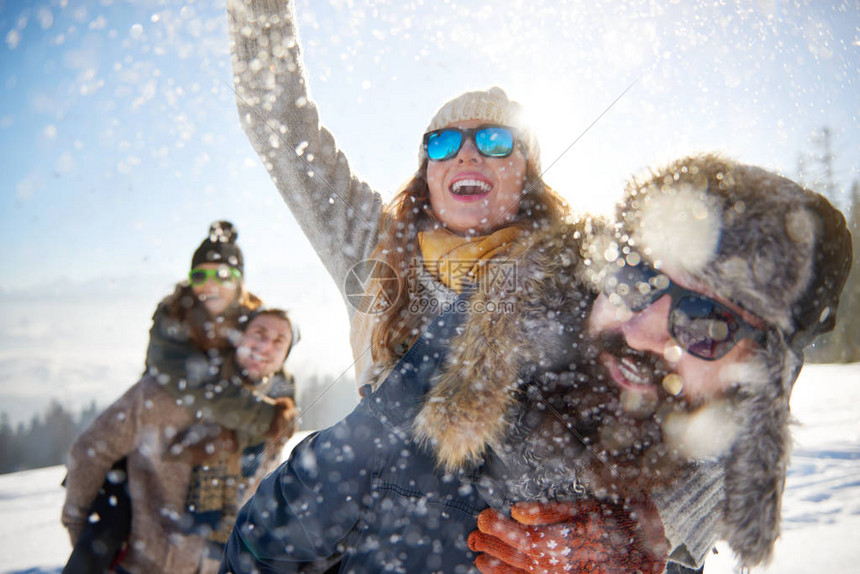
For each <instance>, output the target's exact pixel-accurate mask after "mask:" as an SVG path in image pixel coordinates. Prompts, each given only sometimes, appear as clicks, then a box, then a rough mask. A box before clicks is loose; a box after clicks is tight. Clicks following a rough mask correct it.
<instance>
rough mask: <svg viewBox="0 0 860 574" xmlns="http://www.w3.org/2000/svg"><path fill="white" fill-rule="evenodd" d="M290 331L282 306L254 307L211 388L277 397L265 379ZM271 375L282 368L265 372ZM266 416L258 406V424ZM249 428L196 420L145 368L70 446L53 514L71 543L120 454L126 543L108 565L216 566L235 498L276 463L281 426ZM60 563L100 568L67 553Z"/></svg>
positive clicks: (176, 570)
mask: <svg viewBox="0 0 860 574" xmlns="http://www.w3.org/2000/svg"><path fill="white" fill-rule="evenodd" d="M292 338H293V330H292V324H291V321H290V320H289V317H288V316H287V315H286V313H285V312H283V311H281V310H278V309H266V308H261V309H258V310H257V311H255V312H254V314H253V315H252V316H251V318H250V319H249V321H248V324H247V326H246V328H245V330H244V332H243V333H242V338H241V339H240V341H239V343H238V346H237V348H236V350H235V353H231V355H230V357H229V358H227V359H226V360H225V365H224V367H223V369H222V372H221V378H220V380H219V381H218V382H217V384H215V385H214V387H220V388H230V387H233V386H238V387H241V391H240V392H241V393H242V394H245V395H252V394H254V395H259V396H266V397H273V398H277V397H279V390H280V392H283V391H284V390H286V389H283V388H280V389H278V388H276V385H275V381H278V380H283V378H284V377H283V375H284V370H283V369H284V361H285V360H286V358H287V355H288V353H289V350H290V348H291V346H292ZM228 365H229V367H230V368H228ZM277 374H281V375H282V376H281V377H276V376H274V375H277ZM214 392H217V391H214ZM288 402H289V404H290V405H292V404H293V403H292V401H291V400H288ZM296 416H297V411H296V410H295V407H294V406H293V408H291V409H288V410H286V411H285V413H284V415H283V419H284V420H283V421H282V423H281V424H280V425H279V426H280V427H281V428H284V429H287V431H290V430H291V429H292V426H293V424H294V422H295V419H296ZM269 424H270V420H269V417H268V415H267V416H266V417H265V418H264V420H263V421H262V422H261V425H262V428H267V427H268V426H269ZM253 427H254V425H246V426H243V427H240V428H239V429H237V430H236V431H235V432H232V431H231V432H222V427H218V426H217V425H215V427H214V428H211V427H209V426H207V425H201V424H199V420H196V418H195V415H194V413H193V412H192V411H191V410H189V409H188V408H187V407H186V406H185V404H184V403H183V402H181V401H179V402H178V401H176V400H175V399H174V398H173V396H172V395H171V394H170V393H169V392H168V391H167V390H166V389H165V383H163V382H161V381H160V380H159V378H158V377H156V376H154V375H151V374H147V375H145V376H144V377H143V378H142V379H141V380H140V381H138V382H137V383H136V384H135V385H133V386H132V387H131V388H130V389H129V390H128V391H126V393H125V394H123V395H122V396H121V397H120V398H119V399H117V400H116V401H115V402H114V403H113V404H112V405H111V406H109V407H108V408H107V409H106V410H105V411H104V412H102V413H101V414H100V415H99V416H98V417H97V418H96V419H95V420H94V421H93V422H92V423H91V424H90V426H89V427H88V428H87V429H86V430H85V431H83V433H81V435H80V436H79V437H78V438H77V439H76V440H75V442H74V444H73V445H72V447H71V450H70V452H69V457H68V475H67V478H66V501H65V504H64V506H63V512H62V521H63V525H64V526H65V527H66V528H67V529H68V530H69V535H70V537H71V539H72V543H73V544H76V543H79V539H80V537H81V534H82V532H83V531H84V529H85V527H86V526H87V524H88V523H89V522H91V521H92V520H93V519H94V518H95V519H96V520H97V519H98V518H99V517H97V516H96V517H94V516H91V515H90V510H89V509H90V505H91V504H92V502H93V500H94V499H95V498H96V496H97V493H98V489H99V486H100V485H101V484H102V482H103V481H105V479H106V477H107V478H108V479H109V480H111V479H113V480H118V479H122V480H124V477H113V478H112V474H115V471H112V470H111V465H112V464H113V462H114V461H115V460H118V459H120V458H124V457H125V458H126V459H127V461H128V462H127V469H128V470H127V473H128V485H129V494H130V498H131V532H130V535H129V539H128V545H127V547H126V549H125V550H124V551H123V552H121V553H120V555H119V556H118V557H117V558H116V559H115V564H114V565H112V567H113V566H116V567H117V569H118V570H119V569H121V571H123V572H129V573H146V574H149V573H152V572H164V573H168V572H169V573H171V574H182V573H188V574H192V573H195V574H197V573H203V572H214V571H216V570H217V567H218V559H219V557H220V554H221V551H222V544H223V541H224V538H225V536H226V534H227V533H229V531H230V528H231V527H232V524H233V520H234V519H235V513H236V511H237V510H238V506H239V504H240V503H241V501H242V499H243V498H245V497H247V496H248V495H249V494H250V493H251V492H252V491H253V489H254V487H255V485H256V483H257V481H259V479H260V478H261V477H262V476H263V475H264V474H265V473H266V472H268V471H270V470H271V469H272V468H273V467H274V466H275V465H276V464H277V462H278V460H279V455H280V451H281V447H282V446H283V444H284V442H285V441H286V439H287V438H289V436H290V434H291V432H284V433H280V434H278V435H273V436H260V435H259V434H256V433H254V432H249V429H250V428H253ZM97 544H98V542H97V541H96V542H95V543H94V546H93V548H92V549H90V550H89V552H86V551H82V552H77V553H76V554H73V556H77V557H78V558H77V560H84V559H86V557H87V556H88V555H91V554H93V553H95V554H98V553H99V551H100V550H101V552H102V553H103V552H104V550H105V548H104V547H103V546H102V547H101V548H100V547H98V546H97ZM76 549H77V546H76ZM84 550H86V549H84ZM108 558H110V557H108ZM66 571H68V572H84V571H85V572H93V571H103V570H102V569H101V568H98V569H94V568H93V566H92V565H91V564H90V563H86V564H83V563H81V562H80V561H77V562H74V563H73V562H72V561H70V563H69V565H68V566H67V570H66ZM111 571H113V570H111Z"/></svg>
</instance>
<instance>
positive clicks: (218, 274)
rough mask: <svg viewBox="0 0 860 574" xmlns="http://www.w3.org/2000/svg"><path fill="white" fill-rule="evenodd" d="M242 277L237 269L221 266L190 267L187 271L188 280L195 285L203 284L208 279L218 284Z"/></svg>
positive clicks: (231, 281)
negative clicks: (214, 267) (208, 267)
mask: <svg viewBox="0 0 860 574" xmlns="http://www.w3.org/2000/svg"><path fill="white" fill-rule="evenodd" d="M241 277H242V273H241V272H240V271H239V270H238V269H234V268H232V267H227V266H222V267H219V268H217V269H192V270H191V271H189V272H188V280H189V281H190V282H191V284H192V285H194V286H195V287H199V286H200V285H205V284H206V282H207V281H209V280H210V279H214V280H215V281H216V282H217V283H218V284H219V285H223V284H225V283H233V282H234V281H238V280H239V279H240V278H241Z"/></svg>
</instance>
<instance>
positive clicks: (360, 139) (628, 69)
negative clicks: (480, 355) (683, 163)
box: [0, 0, 860, 383]
mask: <svg viewBox="0 0 860 574" xmlns="http://www.w3.org/2000/svg"><path fill="white" fill-rule="evenodd" d="M297 13H298V18H299V21H300V34H301V40H302V45H303V46H304V54H305V60H306V63H307V68H308V70H309V72H310V78H309V82H310V88H311V93H312V96H313V97H314V99H315V100H316V101H317V103H318V105H319V109H320V111H321V115H322V119H323V122H324V123H325V124H326V125H327V126H328V127H329V128H330V129H331V131H332V132H333V133H334V134H335V136H336V138H337V140H338V143H339V144H340V145H341V147H342V148H343V149H344V150H345V151H346V153H347V156H348V157H349V158H350V162H351V165H352V166H353V168H354V169H355V171H356V172H357V173H358V174H359V175H360V176H361V177H362V178H364V179H365V180H367V181H369V182H370V183H371V184H372V185H373V186H374V187H375V188H376V189H378V190H380V191H382V192H383V193H384V194H387V195H389V196H390V195H391V194H392V193H393V191H394V190H395V189H396V188H397V187H398V186H399V185H400V184H401V183H403V182H404V181H405V180H406V179H408V177H409V176H410V175H411V173H412V171H413V170H414V168H415V166H416V156H417V149H418V144H419V142H420V136H421V133H422V131H423V129H424V127H425V126H426V124H427V122H428V120H429V118H430V117H431V116H432V114H433V113H434V111H435V110H436V109H437V108H438V107H439V105H441V104H442V103H443V102H444V101H446V100H447V99H449V98H450V97H453V96H455V95H457V94H459V93H461V92H463V91H465V90H468V89H475V88H482V89H483V88H486V87H489V86H491V85H500V86H502V87H503V88H505V89H506V90H507V91H508V93H509V95H510V96H512V97H513V98H515V99H518V100H520V101H521V102H522V103H523V104H524V105H525V106H526V108H527V109H528V110H529V112H530V117H531V119H532V121H533V123H534V125H535V128H536V130H537V132H538V134H539V136H540V138H541V142H542V156H543V164H544V167H549V169H548V171H547V174H546V178H547V179H548V181H549V182H550V183H551V184H552V185H554V186H555V187H556V188H558V189H559V190H560V191H561V192H562V193H563V194H564V195H566V196H567V197H568V198H569V199H570V201H571V202H572V204H573V205H574V206H575V207H578V208H581V209H583V210H593V211H608V210H609V209H610V207H611V205H612V203H613V201H614V200H615V199H616V198H617V197H618V194H619V193H620V191H621V189H622V185H623V181H624V179H625V178H626V177H627V176H628V175H630V174H631V173H633V172H637V171H640V170H642V169H643V168H645V167H647V166H649V165H654V164H662V163H665V162H667V161H669V160H671V159H674V158H676V157H679V156H681V155H684V154H687V153H693V152H698V151H722V152H724V153H726V154H728V155H730V156H732V157H735V158H737V159H740V160H742V161H745V162H748V163H755V164H760V165H763V166H765V167H767V168H770V169H774V170H776V171H779V172H781V173H784V174H786V175H788V176H792V177H793V176H795V175H796V165H797V158H798V156H799V154H801V153H802V152H806V151H809V150H810V149H811V145H812V144H811V141H812V138H813V137H814V135H813V134H814V133H815V132H816V131H817V130H820V128H822V127H823V126H829V127H830V128H831V130H832V131H833V143H834V152H835V153H836V155H837V163H836V168H837V169H836V177H837V183H838V184H839V185H840V187H841V188H842V189H843V190H847V189H848V188H849V187H850V184H851V182H852V181H854V180H857V179H860V116H858V114H860V106H858V101H860V98H858V95H857V94H860V85H858V84H860V2H858V1H856V0H854V1H842V2H811V1H810V2H782V1H775V0H769V1H768V0H761V1H757V2H740V1H724V2H717V1H701V2H680V1H678V0H662V1H656V0H655V1H645V0H643V1H639V2H593V1H586V0H581V1H564V2H562V1H558V0H529V1H524V0H510V1H509V2H505V3H502V4H499V3H490V2H473V1H461V2H454V1H447V2H422V1H418V0H415V1H406V2H404V1H395V0H390V1H382V0H380V1H369V0H352V1H348V2H347V1H346V0H326V1H322V0H320V1H316V2H311V1H310V0H299V1H298V3H297ZM0 39H2V44H0V94H2V105H0V145H2V148H0V149H2V151H3V153H2V154H0V173H2V174H3V178H2V180H0V256H2V260H3V262H4V267H5V273H3V274H0V296H3V297H6V300H5V303H6V304H8V305H12V303H10V301H12V300H13V299H14V300H15V301H19V300H20V301H28V300H27V296H36V295H38V296H40V297H46V298H50V299H52V301H53V302H54V303H57V302H59V303H60V308H62V304H63V303H64V302H65V303H67V304H68V305H69V306H72V305H75V304H76V301H77V299H75V297H78V298H80V297H83V296H87V295H89V296H90V297H91V298H99V299H101V300H105V298H109V299H111V300H112V301H113V302H118V301H121V300H123V299H124V298H128V297H130V296H131V295H132V294H133V295H135V296H136V297H138V298H139V300H140V301H146V303H139V302H137V301H138V299H136V300H135V301H136V302H135V303H134V305H137V306H138V307H139V312H138V314H137V315H136V317H138V318H137V319H135V320H132V321H131V322H130V324H129V326H128V328H129V329H138V330H144V331H145V330H146V329H147V328H148V320H149V315H150V314H151V312H152V309H153V308H154V306H155V303H156V302H157V300H158V299H160V298H161V297H162V296H163V295H164V294H166V292H168V291H169V289H170V286H171V284H172V283H173V282H174V281H176V280H178V279H180V278H181V277H182V276H183V274H184V273H186V272H187V268H188V264H189V261H190V256H191V253H192V251H193V249H194V248H195V247H196V246H197V244H198V243H199V241H200V240H201V239H202V237H203V234H204V233H205V231H206V229H207V228H208V225H209V222H210V221H212V220H215V219H222V218H227V219H231V220H233V221H234V223H236V225H237V227H238V229H239V232H240V239H239V242H240V245H241V246H242V248H243V249H244V251H245V258H246V261H247V263H246V267H247V272H248V273H247V276H248V283H249V285H250V286H251V288H252V289H254V290H256V291H258V292H259V293H260V294H261V295H263V297H264V298H266V299H267V300H269V301H270V302H273V303H275V304H279V305H282V306H286V307H290V308H292V309H294V310H295V311H296V313H298V314H299V316H301V318H302V321H303V322H304V324H305V325H306V326H307V327H306V328H305V333H306V335H307V336H306V338H305V342H304V343H303V345H304V346H305V349H306V350H305V351H304V355H303V356H302V357H299V358H297V359H296V360H298V361H300V364H302V365H304V367H303V368H306V369H309V370H314V369H317V368H318V369H320V370H322V371H327V372H334V373H335V374H339V373H340V372H342V371H343V370H344V369H346V368H348V365H349V363H350V362H351V361H350V360H349V357H348V348H347V346H346V335H345V333H346V314H345V313H344V312H343V311H342V304H341V303H340V300H339V298H338V295H337V290H336V289H335V286H334V285H331V284H330V283H331V281H329V280H328V277H327V275H326V274H325V272H324V271H323V270H322V268H321V266H320V264H319V263H318V261H317V259H316V256H315V254H314V253H313V252H312V251H311V250H310V248H309V246H308V244H307V242H306V241H305V240H304V238H303V236H302V235H301V232H300V231H299V230H298V229H297V227H296V225H295V222H294V221H293V220H292V217H291V216H290V214H289V212H288V210H287V209H286V207H285V206H284V205H283V203H282V202H281V200H280V197H279V196H278V195H277V193H276V192H275V191H274V188H273V186H272V185H271V183H270V181H269V178H268V175H267V174H266V173H265V170H264V169H263V167H262V165H261V164H260V162H259V161H258V159H257V157H256V155H255V154H254V152H253V150H252V149H251V147H250V145H249V144H248V142H247V140H246V138H245V136H244V134H243V133H242V132H241V129H240V127H239V123H238V119H237V115H236V111H235V104H234V99H233V93H232V91H231V89H230V86H231V84H232V74H231V71H230V62H229V48H228V38H227V35H226V18H225V15H224V5H223V2H218V1H216V2H209V1H204V2H189V3H187V4H185V6H184V7H183V6H182V5H181V4H179V3H174V2H167V1H154V0H145V1H132V2H119V1H109V0H100V1H96V0H80V1H69V0H42V1H39V0H36V1H31V2H17V1H5V2H3V1H0ZM628 88H629V89H628ZM625 90H627V92H626V93H625V95H624V96H623V97H621V98H620V99H618V101H617V103H615V104H614V105H612V103H613V101H615V100H616V98H618V97H619V95H620V94H622V93H623V92H625ZM607 110H608V111H607ZM604 112H606V113H605V115H603V116H602V117H601V118H600V120H599V121H598V122H597V123H596V124H594V125H593V126H592V123H593V122H594V120H595V119H596V118H598V117H599V116H601V114H603V113H604ZM836 201H837V203H844V195H841V196H838V197H837V198H836ZM72 295H74V297H73V296H72ZM22 297H23V299H22ZM25 304H30V305H32V304H35V303H33V301H28V302H27V303H25ZM21 316H26V313H22V314H21ZM19 319H20V317H19ZM20 320H23V319H20ZM11 327H12V325H11V322H10V320H9V318H8V316H7V317H6V318H5V319H4V317H2V316H0V336H3V335H4V334H5V335H8V334H9V333H10V332H11V331H13V330H14V329H11ZM91 327H92V326H91ZM81 328H82V329H84V330H85V329H86V326H85V325H82V326H81ZM92 328H95V327H92ZM37 331H38V329H37ZM4 340H5V341H8V340H11V339H2V338H0V341H4ZM31 344H32V345H35V346H38V345H39V344H40V342H39V339H38V337H34V338H33V339H32V340H31ZM130 344H131V343H130ZM134 344H135V345H137V344H138V338H135V339H134ZM9 349H10V347H8V346H7V347H6V351H8V350H9ZM3 351H4V349H3V347H2V346H0V353H2V352H3ZM142 352H143V350H142V349H141V351H140V353H141V358H142ZM332 357H336V358H337V360H332ZM341 359H342V360H341ZM0 361H2V356H0ZM135 368H136V367H135ZM130 382H132V381H129V383H130Z"/></svg>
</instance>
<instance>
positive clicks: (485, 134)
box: [424, 126, 516, 161]
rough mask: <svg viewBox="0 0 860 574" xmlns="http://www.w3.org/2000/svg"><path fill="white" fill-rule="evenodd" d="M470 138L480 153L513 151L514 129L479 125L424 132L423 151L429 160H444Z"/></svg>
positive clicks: (494, 154)
mask: <svg viewBox="0 0 860 574" xmlns="http://www.w3.org/2000/svg"><path fill="white" fill-rule="evenodd" d="M467 138H471V139H472V141H474V142H475V147H476V148H477V149H478V151H479V152H480V153H481V155H484V156H487V157H508V156H509V155H511V154H512V153H513V152H514V145H516V139H515V136H514V130H513V129H512V128H509V127H507V126H481V127H479V128H474V129H470V130H461V129H458V128H442V129H441V130H434V131H432V132H427V133H426V134H424V152H425V153H426V154H427V157H428V158H429V159H430V160H431V161H445V160H448V159H451V158H452V157H454V156H456V155H457V154H458V153H460V149H461V148H462V147H463V142H465V141H466V139H467Z"/></svg>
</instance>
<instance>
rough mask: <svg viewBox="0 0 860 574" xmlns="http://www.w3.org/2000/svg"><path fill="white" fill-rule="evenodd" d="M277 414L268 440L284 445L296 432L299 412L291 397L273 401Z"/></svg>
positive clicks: (267, 432)
mask: <svg viewBox="0 0 860 574" xmlns="http://www.w3.org/2000/svg"><path fill="white" fill-rule="evenodd" d="M273 402H274V407H275V412H274V414H273V415H272V422H271V424H269V430H267V431H266V438H268V439H269V440H271V441H274V442H277V443H278V444H284V443H285V442H287V440H289V438H290V437H291V436H293V434H294V433H295V432H296V419H297V418H298V416H299V411H298V410H297V409H296V403H295V402H294V401H293V399H291V398H290V397H278V398H276V399H273Z"/></svg>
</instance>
